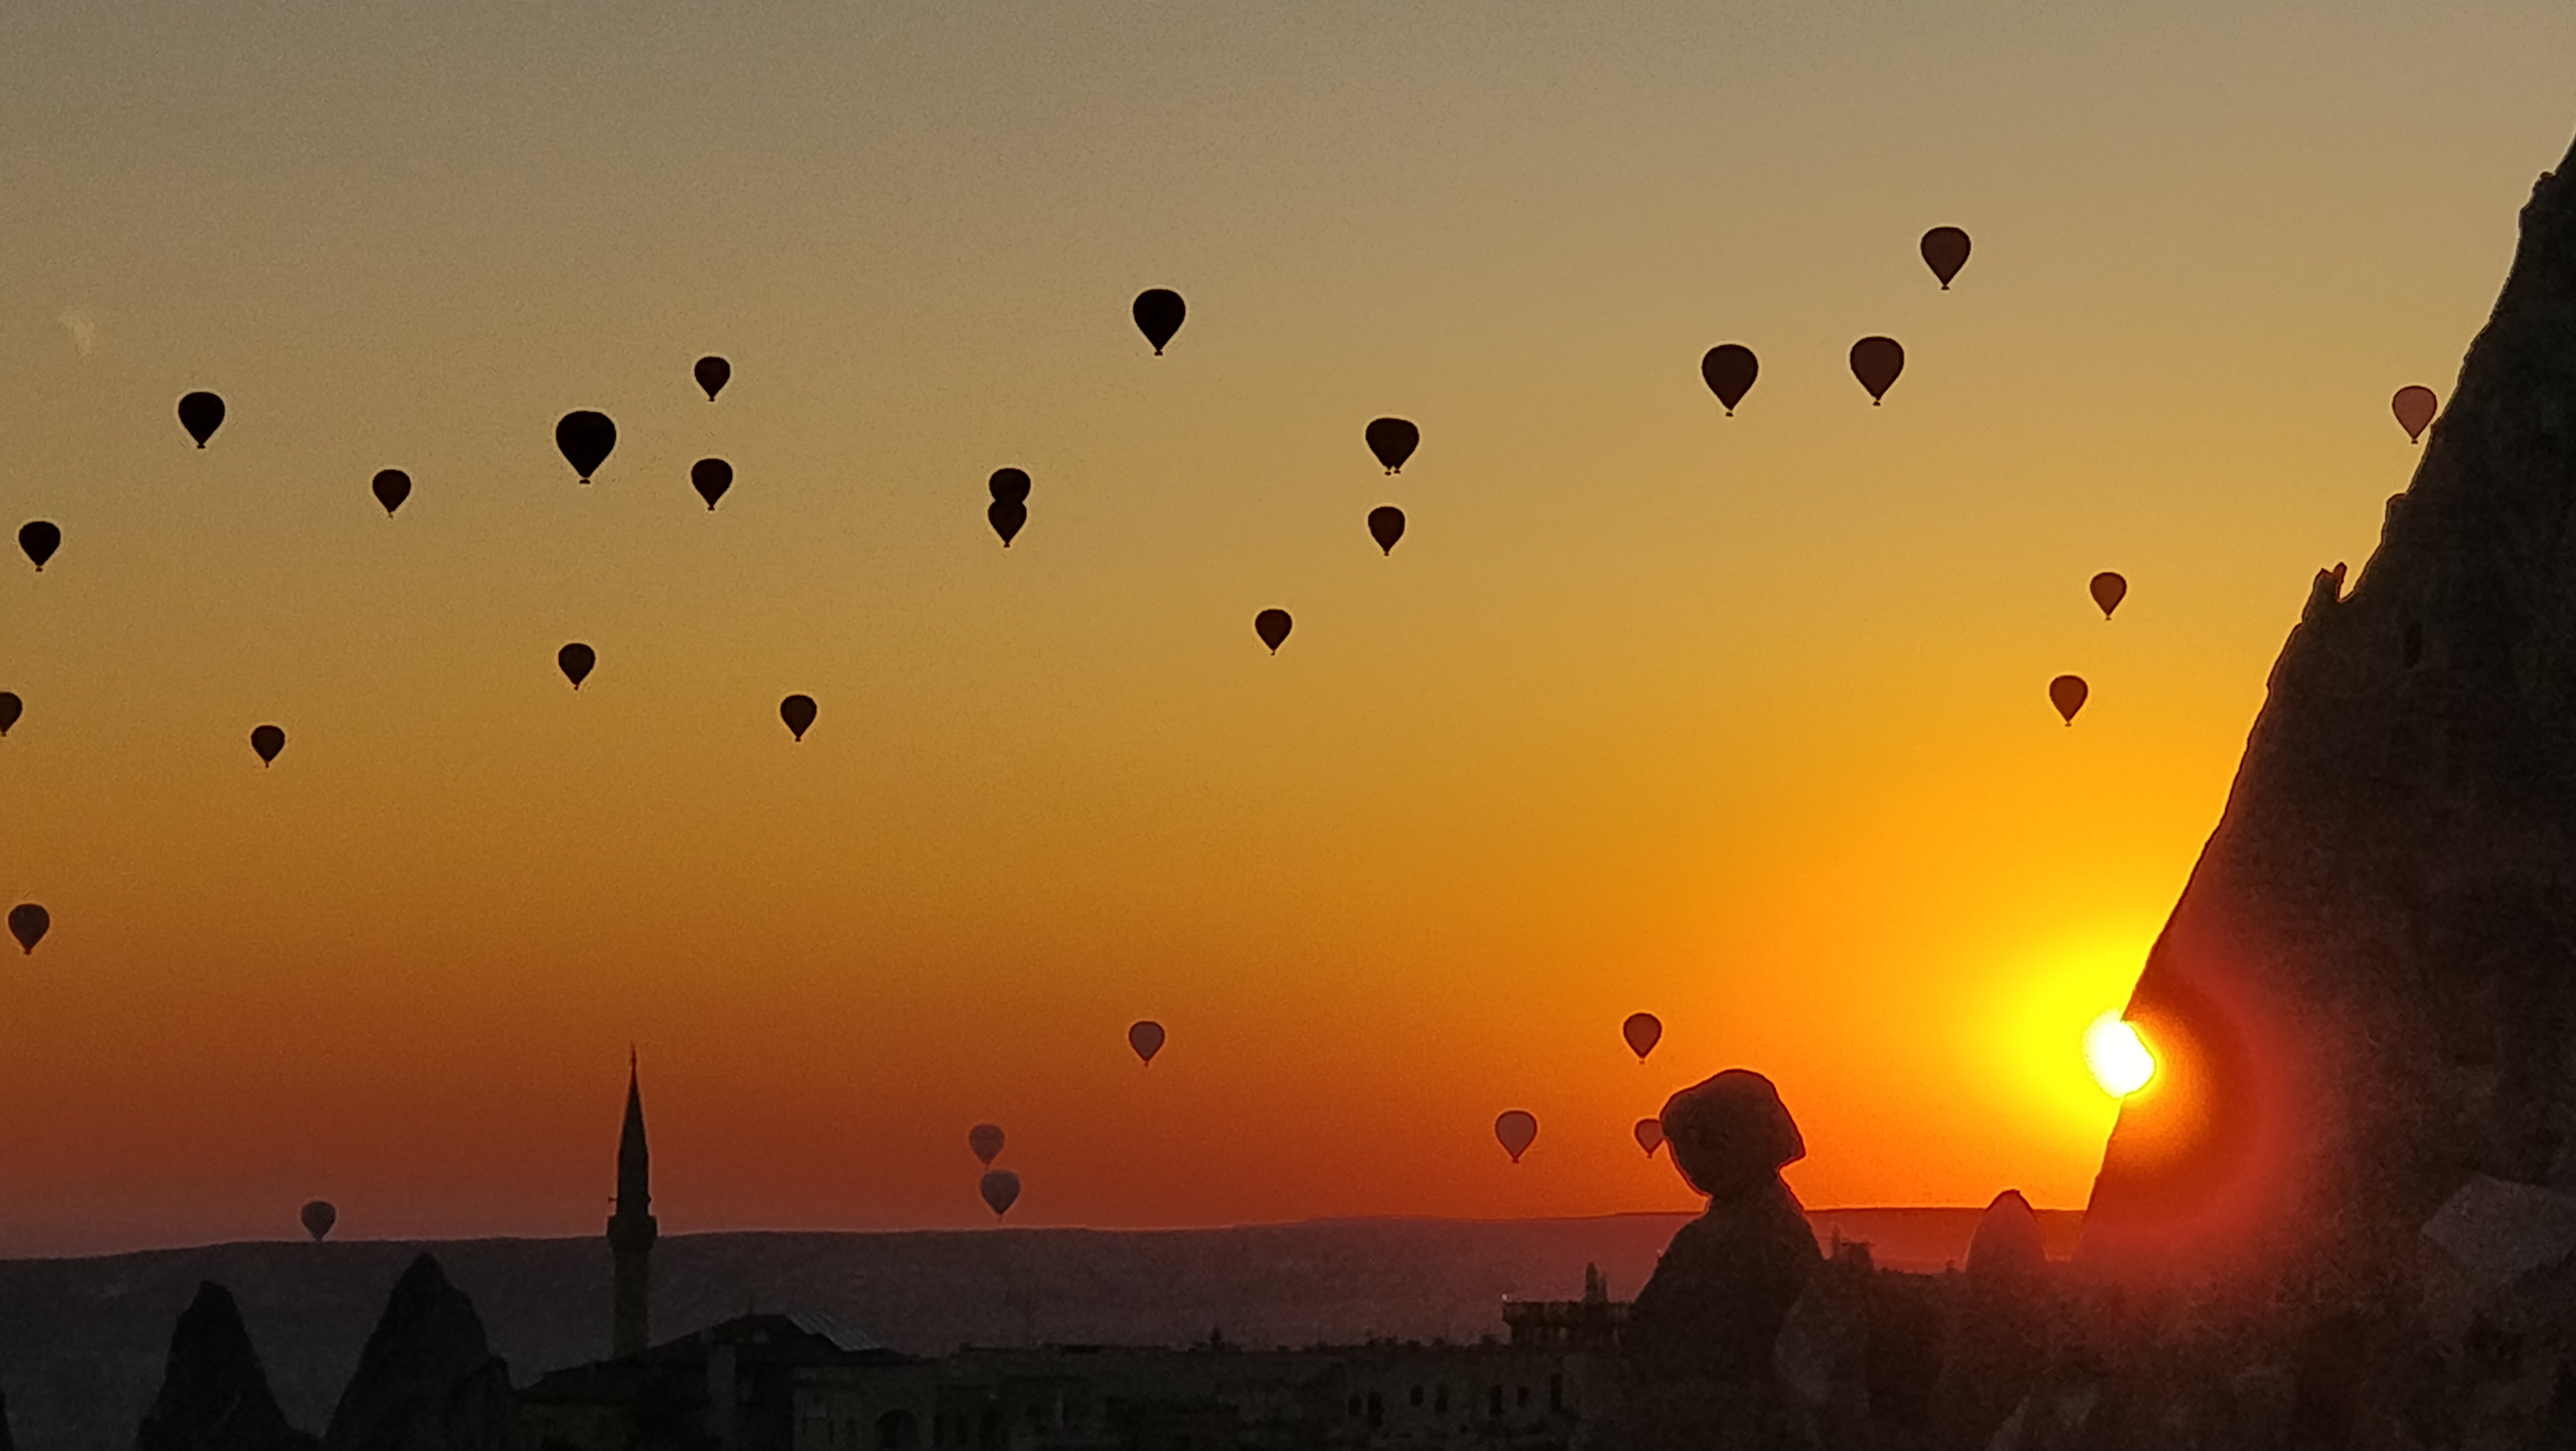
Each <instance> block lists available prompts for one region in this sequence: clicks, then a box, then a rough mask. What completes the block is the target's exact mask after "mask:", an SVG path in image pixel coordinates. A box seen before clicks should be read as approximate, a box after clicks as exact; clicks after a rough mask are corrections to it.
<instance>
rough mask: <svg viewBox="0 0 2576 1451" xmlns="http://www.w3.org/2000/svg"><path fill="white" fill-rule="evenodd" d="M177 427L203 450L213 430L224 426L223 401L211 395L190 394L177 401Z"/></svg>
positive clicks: (213, 432)
mask: <svg viewBox="0 0 2576 1451" xmlns="http://www.w3.org/2000/svg"><path fill="white" fill-rule="evenodd" d="M179 426H180V427H181V428H184V429H186V430H188V436H189V437H190V438H193V439H195V440H196V441H197V447H199V448H204V447H205V446H206V440H207V439H210V438H212V437H214V436H215V430H216V429H218V428H221V427H223V426H224V400H222V399H221V398H218V397H216V396H215V395H214V394H212V393H191V394H189V395H187V396H186V397H184V398H181V399H180V400H179Z"/></svg>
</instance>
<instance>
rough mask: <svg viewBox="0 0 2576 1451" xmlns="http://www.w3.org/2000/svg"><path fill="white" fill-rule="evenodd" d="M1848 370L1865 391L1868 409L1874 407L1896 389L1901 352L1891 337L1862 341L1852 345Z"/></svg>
mask: <svg viewBox="0 0 2576 1451" xmlns="http://www.w3.org/2000/svg"><path fill="white" fill-rule="evenodd" d="M1851 370H1852V376H1853V377H1855V378H1858V379H1859V380H1860V385H1861V386H1862V387H1864V388H1867V389H1868V390H1869V406H1870V407H1872V408H1876V407H1877V406H1878V400H1880V399H1881V398H1884V397H1886V396H1887V390H1888V389H1890V388H1893V387H1895V386H1896V375H1897V374H1899V373H1902V372H1904V371H1905V349H1904V348H1902V347H1900V346H1898V344H1897V341H1896V339H1894V338H1862V339H1861V340H1860V341H1859V342H1856V343H1854V344H1852V350H1851Z"/></svg>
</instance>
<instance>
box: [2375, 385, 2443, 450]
mask: <svg viewBox="0 0 2576 1451" xmlns="http://www.w3.org/2000/svg"><path fill="white" fill-rule="evenodd" d="M2441 401H2442V400H2440V399H2438V398H2436V397H2434V396H2433V390H2432V389H2430V388H2427V387H2425V386H2424V385H2423V384H2421V383H2410V384H2408V385H2407V386H2405V387H2403V388H2400V389H2398V390H2397V396H2396V397H2394V398H2391V399H2389V400H2388V406H2389V407H2390V408H2391V409H2392V410H2394V411H2395V412H2396V414H2397V426H2398V427H2400V428H2403V429H2405V430H2406V441H2407V442H2409V443H2420V442H2422V441H2423V438H2424V430H2425V429H2427V428H2429V427H2431V426H2432V423H2433V411H2434V410H2435V409H2436V408H2438V407H2440V406H2441Z"/></svg>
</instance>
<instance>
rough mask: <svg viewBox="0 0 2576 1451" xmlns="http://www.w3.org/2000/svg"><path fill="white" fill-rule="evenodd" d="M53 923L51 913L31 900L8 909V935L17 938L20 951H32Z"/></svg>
mask: <svg viewBox="0 0 2576 1451" xmlns="http://www.w3.org/2000/svg"><path fill="white" fill-rule="evenodd" d="M53 925H54V919H53V917H52V915H51V914H49V913H47V912H46V911H45V909H44V908H42V907H39V906H37V905H36V904H35V903H33V902H20V903H19V904H18V905H17V906H15V907H12V908H10V909H9V935H10V936H12V937H15V938H17V939H18V947H19V949H20V950H21V951H24V952H30V953H32V952H34V951H35V950H36V944H37V943H39V942H42V941H44V940H45V933H46V931H47V930H48V929H50V928H51V927H52V926H53Z"/></svg>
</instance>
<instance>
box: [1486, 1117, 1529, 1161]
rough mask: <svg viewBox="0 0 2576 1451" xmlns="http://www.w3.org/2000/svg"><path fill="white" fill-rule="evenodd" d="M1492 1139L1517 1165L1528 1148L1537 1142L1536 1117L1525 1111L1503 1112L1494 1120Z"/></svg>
mask: <svg viewBox="0 0 2576 1451" xmlns="http://www.w3.org/2000/svg"><path fill="white" fill-rule="evenodd" d="M1494 1138H1495V1139H1496V1140H1498V1141H1499V1142H1500V1143H1501V1144H1502V1146H1503V1152H1505V1153H1507V1154H1509V1155H1511V1156H1512V1162H1513V1163H1515V1164H1517V1163H1519V1162H1520V1161H1521V1155H1523V1154H1526V1153H1528V1152H1529V1146H1530V1145H1532V1144H1534V1143H1536V1142H1538V1115H1537V1114H1534V1113H1530V1112H1528V1111H1527V1110H1525V1109H1517V1108H1510V1109H1505V1110H1503V1112H1502V1114H1501V1115H1500V1116H1498V1117H1497V1118H1495V1120H1494Z"/></svg>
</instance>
